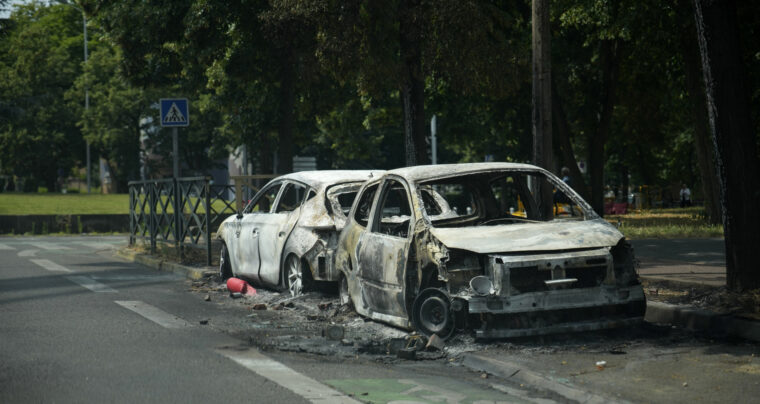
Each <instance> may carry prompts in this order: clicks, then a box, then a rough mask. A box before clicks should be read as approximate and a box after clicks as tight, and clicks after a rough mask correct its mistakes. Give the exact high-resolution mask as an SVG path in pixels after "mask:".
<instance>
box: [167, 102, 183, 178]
mask: <svg viewBox="0 0 760 404" xmlns="http://www.w3.org/2000/svg"><path fill="white" fill-rule="evenodd" d="M160 104H161V126H162V127H171V128H172V149H173V154H174V178H175V179H176V178H179V139H177V127H180V126H181V127H187V126H189V125H190V109H189V108H188V105H187V98H161V101H160Z"/></svg>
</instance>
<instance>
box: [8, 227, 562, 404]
mask: <svg viewBox="0 0 760 404" xmlns="http://www.w3.org/2000/svg"><path fill="white" fill-rule="evenodd" d="M124 243H125V240H124V238H123V237H35V238H31V237H24V238H0V324H2V325H1V326H0V402H3V403H24V402H78V403H79V402H129V403H134V402H261V403H281V402H287V403H298V402H315V403H318V402H324V403H334V402H363V401H372V402H391V401H404V402H444V401H445V402H480V403H489V402H551V401H545V400H544V398H545V397H546V395H539V397H538V398H536V396H537V395H536V394H535V393H531V392H529V391H526V390H525V389H520V388H519V386H517V387H515V386H510V385H508V384H504V383H503V382H498V383H496V382H494V381H492V380H490V379H484V378H481V377H480V376H481V375H480V374H479V373H474V372H471V371H469V370H467V369H464V368H461V367H451V366H448V365H447V364H446V363H440V362H427V363H425V362H410V363H409V364H402V365H395V366H391V365H387V364H383V363H381V362H378V363H373V362H367V361H349V362H346V361H343V360H340V359H337V358H329V357H328V358H325V357H313V356H308V355H298V354H290V353H282V352H276V353H261V352H259V350H258V349H257V348H255V347H251V346H249V344H247V343H246V342H245V341H241V340H239V339H236V338H234V337H232V336H230V335H227V334H226V333H225V332H224V330H223V329H221V328H219V327H215V326H214V324H211V323H209V322H208V319H209V318H214V319H217V320H215V321H218V322H220V323H223V322H224V321H230V322H233V321H235V319H239V318H244V317H245V314H246V313H245V312H242V311H241V312H238V311H240V310H242V309H240V310H238V311H236V310H234V309H230V308H229V307H224V306H219V305H214V304H209V303H208V302H205V301H204V299H203V297H202V295H199V294H197V293H190V292H189V284H188V281H186V280H185V279H183V278H180V277H178V276H176V275H172V274H167V273H162V272H155V271H152V270H148V269H145V268H144V267H141V266H140V265H137V264H132V263H126V262H124V261H122V260H120V259H117V258H114V255H113V249H114V246H120V245H123V244H124ZM225 318H226V319H227V320H221V319H225Z"/></svg>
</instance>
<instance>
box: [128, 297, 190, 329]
mask: <svg viewBox="0 0 760 404" xmlns="http://www.w3.org/2000/svg"><path fill="white" fill-rule="evenodd" d="M114 303H116V304H118V305H119V306H122V307H124V308H125V309H128V310H132V311H134V312H135V313H137V314H139V315H141V316H143V317H145V318H147V319H148V320H150V321H152V322H154V323H156V324H158V325H160V326H161V327H164V328H187V327H192V325H191V324H190V323H188V322H187V321H185V320H183V319H181V318H179V317H177V316H175V315H172V314H169V313H167V312H165V311H163V310H161V309H159V308H158V307H154V306H151V305H149V304H147V303H144V302H141V301H139V300H116V301H114Z"/></svg>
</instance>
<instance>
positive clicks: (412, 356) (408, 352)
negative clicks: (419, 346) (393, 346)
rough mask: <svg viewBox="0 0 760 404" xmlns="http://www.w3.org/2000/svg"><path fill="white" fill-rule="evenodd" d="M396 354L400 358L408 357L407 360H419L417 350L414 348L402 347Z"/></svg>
mask: <svg viewBox="0 0 760 404" xmlns="http://www.w3.org/2000/svg"><path fill="white" fill-rule="evenodd" d="M396 356H397V357H398V358H399V359H406V360H409V361H414V360H417V350H416V349H414V348H404V349H400V350H399V351H398V352H397V353H396Z"/></svg>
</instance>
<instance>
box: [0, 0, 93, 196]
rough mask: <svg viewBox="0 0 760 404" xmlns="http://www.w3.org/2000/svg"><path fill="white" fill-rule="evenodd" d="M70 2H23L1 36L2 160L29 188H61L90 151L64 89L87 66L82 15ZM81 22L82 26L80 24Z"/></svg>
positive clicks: (0, 126)
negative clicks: (63, 176)
mask: <svg viewBox="0 0 760 404" xmlns="http://www.w3.org/2000/svg"><path fill="white" fill-rule="evenodd" d="M77 17H78V14H77V13H76V11H75V10H73V9H69V8H67V7H63V6H58V7H44V6H42V5H40V4H38V3H32V4H30V5H23V6H18V7H17V8H16V9H15V12H14V14H13V20H14V23H13V28H12V29H9V30H8V31H7V32H6V33H5V38H3V40H2V41H0V99H2V100H3V101H4V102H5V103H6V104H5V107H4V108H0V114H1V115H0V144H2V147H0V163H1V164H2V171H3V173H4V174H16V175H18V176H19V177H25V178H26V182H25V183H26V188H27V189H36V187H37V185H38V184H39V185H45V186H47V187H48V188H50V189H53V188H54V187H55V181H56V174H57V171H58V170H59V169H63V170H64V171H68V170H69V168H70V167H72V166H73V165H74V164H75V163H76V161H77V160H78V159H79V158H80V156H81V155H82V153H83V152H84V149H85V147H84V142H83V141H82V138H81V136H79V131H78V130H77V128H76V125H75V122H76V116H75V115H74V114H72V113H71V111H70V110H69V109H68V108H67V105H66V102H65V100H64V94H65V91H66V89H67V88H69V87H70V86H71V83H72V82H73V81H74V80H75V78H76V77H77V76H78V75H79V74H80V72H81V70H80V68H81V66H80V64H81V53H80V52H81V43H82V33H81V18H77ZM77 23H79V25H77Z"/></svg>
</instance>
